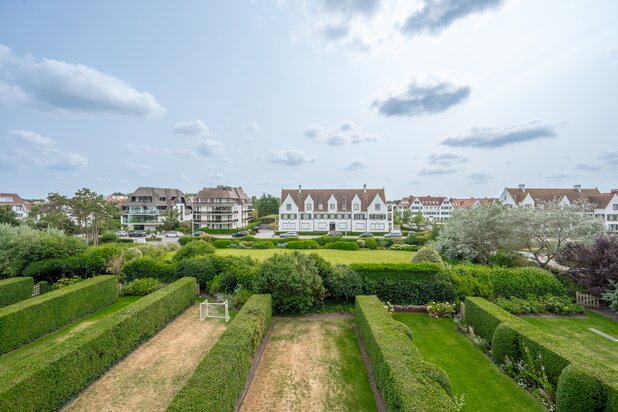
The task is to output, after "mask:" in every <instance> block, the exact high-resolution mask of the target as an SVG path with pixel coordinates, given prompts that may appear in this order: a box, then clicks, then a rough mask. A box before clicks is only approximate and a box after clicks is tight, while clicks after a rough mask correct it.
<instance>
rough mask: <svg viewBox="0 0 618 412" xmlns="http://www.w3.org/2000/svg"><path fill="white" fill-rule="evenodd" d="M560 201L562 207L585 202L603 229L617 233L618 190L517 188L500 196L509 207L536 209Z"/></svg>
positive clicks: (507, 189)
mask: <svg viewBox="0 0 618 412" xmlns="http://www.w3.org/2000/svg"><path fill="white" fill-rule="evenodd" d="M555 200H557V201H560V202H561V203H563V204H564V205H570V204H573V203H575V202H586V203H590V204H591V205H593V206H594V215H595V216H596V217H597V218H599V219H602V220H603V223H604V224H605V228H606V229H607V230H608V231H611V232H617V231H618V189H612V190H611V191H610V192H608V193H602V192H601V191H600V190H599V189H597V188H596V187H595V188H587V189H586V188H582V187H581V185H575V186H573V188H527V187H526V185H523V184H522V185H519V187H517V188H509V187H506V188H504V190H503V191H502V194H501V195H500V201H501V202H502V203H503V204H505V205H507V206H510V207H528V208H531V207H538V206H539V205H542V204H543V203H545V202H549V201H555Z"/></svg>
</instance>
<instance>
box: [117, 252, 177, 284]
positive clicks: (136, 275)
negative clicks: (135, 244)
mask: <svg viewBox="0 0 618 412" xmlns="http://www.w3.org/2000/svg"><path fill="white" fill-rule="evenodd" d="M122 272H123V273H124V274H125V276H126V279H127V281H129V282H130V281H132V280H134V279H140V278H155V279H159V280H160V281H161V282H164V283H170V282H173V281H174V279H175V278H176V271H175V267H174V265H172V264H169V263H165V262H161V261H159V260H155V259H152V258H149V257H142V258H137V259H133V260H131V261H129V262H127V263H125V264H124V266H123V267H122Z"/></svg>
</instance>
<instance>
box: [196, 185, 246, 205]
mask: <svg viewBox="0 0 618 412" xmlns="http://www.w3.org/2000/svg"><path fill="white" fill-rule="evenodd" d="M202 199H204V200H208V199H231V200H235V201H236V203H238V204H239V205H242V204H245V205H248V204H251V199H249V196H247V194H246V193H245V192H244V190H242V187H231V186H217V187H205V188H203V189H202V190H200V191H199V193H198V194H197V196H196V202H197V203H200V202H201V201H203V200H202Z"/></svg>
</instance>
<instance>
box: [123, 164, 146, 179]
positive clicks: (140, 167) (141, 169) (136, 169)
mask: <svg viewBox="0 0 618 412" xmlns="http://www.w3.org/2000/svg"><path fill="white" fill-rule="evenodd" d="M125 166H126V168H127V170H128V171H129V172H131V173H134V174H136V175H139V176H148V175H149V174H150V172H151V171H152V166H150V165H146V164H141V163H126V164H125Z"/></svg>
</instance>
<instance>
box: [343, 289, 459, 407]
mask: <svg viewBox="0 0 618 412" xmlns="http://www.w3.org/2000/svg"><path fill="white" fill-rule="evenodd" d="M354 318H355V320H356V326H357V328H358V331H359V334H360V336H361V338H362V340H363V343H364V344H365V348H366V350H367V354H368V355H369V359H370V361H371V365H372V368H373V375H374V377H375V380H376V383H377V385H378V388H379V389H380V393H381V394H382V397H383V398H384V402H385V403H386V406H387V408H388V409H389V410H393V411H455V410H456V408H455V404H454V402H453V401H452V399H451V397H450V396H449V391H452V390H451V385H450V382H449V380H448V377H447V376H446V375H445V373H444V371H442V370H441V369H439V367H438V366H436V365H434V364H431V363H429V362H425V361H423V359H422V358H421V356H420V354H419V353H418V350H417V349H416V347H415V346H414V344H413V342H412V338H411V336H410V335H411V333H406V332H404V331H403V329H408V328H407V326H405V325H403V324H402V323H399V322H397V321H395V320H394V319H393V318H392V317H391V316H390V314H389V313H388V311H387V310H386V309H385V308H384V306H383V305H382V303H381V302H380V301H379V300H378V299H377V297H375V296H357V297H356V306H355V312H354Z"/></svg>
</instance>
